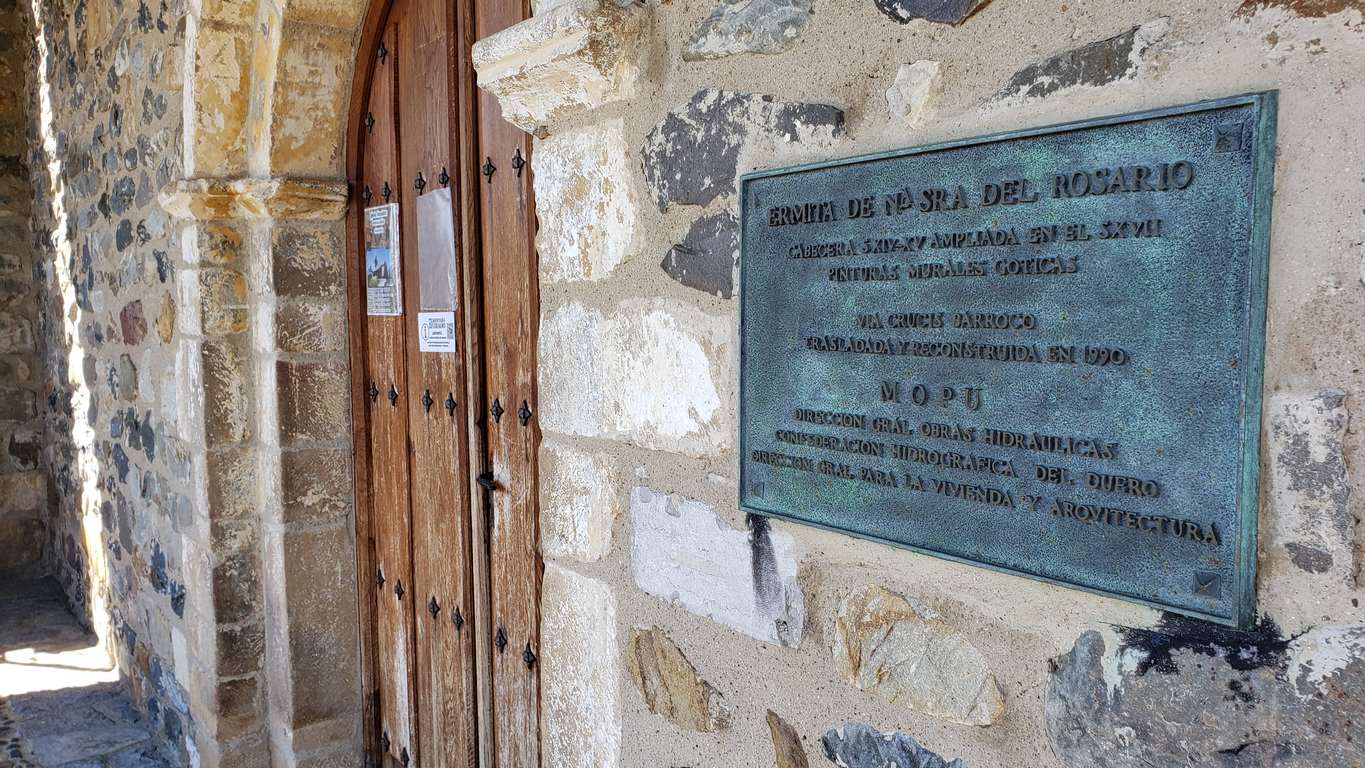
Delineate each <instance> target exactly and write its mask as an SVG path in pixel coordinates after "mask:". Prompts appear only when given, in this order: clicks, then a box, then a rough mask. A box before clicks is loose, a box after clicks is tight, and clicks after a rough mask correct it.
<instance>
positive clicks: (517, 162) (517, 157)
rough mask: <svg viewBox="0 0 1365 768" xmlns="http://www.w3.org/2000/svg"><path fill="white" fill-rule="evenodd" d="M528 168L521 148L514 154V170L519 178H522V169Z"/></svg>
mask: <svg viewBox="0 0 1365 768" xmlns="http://www.w3.org/2000/svg"><path fill="white" fill-rule="evenodd" d="M525 167H526V158H524V157H522V156H521V148H520V147H517V149H516V150H515V151H514V152H513V153H512V170H514V171H516V172H517V178H518V179H520V178H521V169H522V168H525Z"/></svg>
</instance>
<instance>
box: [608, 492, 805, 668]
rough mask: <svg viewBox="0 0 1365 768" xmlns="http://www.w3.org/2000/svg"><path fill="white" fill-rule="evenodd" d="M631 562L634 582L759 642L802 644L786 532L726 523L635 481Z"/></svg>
mask: <svg viewBox="0 0 1365 768" xmlns="http://www.w3.org/2000/svg"><path fill="white" fill-rule="evenodd" d="M630 513H631V520H632V523H633V528H634V539H633V542H632V545H631V566H632V569H633V571H634V574H635V583H636V584H637V585H638V586H639V587H640V589H642V590H644V591H645V592H647V593H649V594H651V595H654V596H655V597H658V598H662V599H664V600H667V601H669V602H672V603H675V604H677V605H681V606H682V607H683V608H686V609H687V610H688V611H691V612H692V613H695V614H698V615H700V616H705V617H707V618H709V619H713V620H715V621H718V622H720V623H721V624H724V625H726V626H728V627H730V628H732V629H734V630H737V631H739V632H743V633H744V634H746V635H749V636H750V637H754V638H757V639H759V640H763V641H764V642H769V643H776V644H778V645H784V646H787V647H789V648H796V647H799V646H800V645H801V633H802V631H803V629H804V626H805V619H806V606H805V598H804V596H803V595H802V593H801V585H800V584H799V583H798V582H797V579H796V574H797V568H798V566H799V562H798V560H797V557H796V554H795V542H794V540H793V539H792V537H791V536H789V535H787V534H784V533H777V532H774V531H771V530H768V529H766V528H764V529H762V530H758V531H752V532H746V531H740V530H736V529H735V528H732V527H731V526H730V525H729V524H728V523H726V522H725V521H724V520H721V519H720V518H719V517H718V516H717V515H716V513H715V511H714V510H713V509H711V507H709V506H707V505H706V504H703V503H701V502H699V501H693V500H691V499H687V498H685V497H683V496H679V495H669V494H665V493H660V492H658V491H654V490H651V489H649V488H645V487H636V488H635V489H634V490H633V491H632V492H631V496H630Z"/></svg>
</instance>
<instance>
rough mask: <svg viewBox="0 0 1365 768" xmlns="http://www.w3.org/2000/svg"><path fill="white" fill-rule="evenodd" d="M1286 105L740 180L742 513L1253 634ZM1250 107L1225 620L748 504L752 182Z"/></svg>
mask: <svg viewBox="0 0 1365 768" xmlns="http://www.w3.org/2000/svg"><path fill="white" fill-rule="evenodd" d="M1278 105H1279V90H1278V89H1273V90H1266V91H1255V92H1250V93H1243V94H1239V95H1236V96H1228V97H1224V98H1218V99H1210V100H1206V101H1198V102H1193V103H1188V104H1179V105H1174V106H1169V107H1161V108H1157V109H1150V110H1141V111H1137V112H1126V113H1121V114H1116V115H1106V116H1102V117H1095V118H1087V119H1082V120H1073V121H1069V122H1065V123H1055V124H1049V125H1043V126H1038V127H1034V128H1024V129H1018V130H1012V131H1002V132H997V133H989V134H984V135H981V136H972V137H968V138H963V139H952V140H948V141H942V142H936V143H933V144H925V145H921V146H915V147H906V148H902V149H893V150H887V151H882V152H872V153H864V154H860V155H853V156H850V157H844V158H837V159H832V160H820V161H815V162H809V163H801V164H797V165H791V166H783V167H778V168H769V169H760V170H754V171H750V172H747V173H744V174H741V175H740V177H739V291H738V293H739V345H738V346H739V355H738V364H739V372H738V377H739V385H738V389H739V391H738V395H739V414H738V415H739V419H738V421H737V423H736V425H735V431H736V432H737V433H738V435H737V439H736V445H738V448H739V455H738V461H739V493H738V496H739V508H740V510H741V511H743V512H745V513H748V514H753V515H758V516H761V517H776V518H778V519H781V520H788V521H791V522H794V523H798V524H800V525H805V526H809V527H812V528H819V529H823V530H827V531H831V532H834V533H839V534H843V535H845V536H852V537H854V538H858V539H863V540H866V541H872V542H876V543H879V544H883V545H887V546H892V547H896V548H898V549H906V550H909V551H912V552H916V553H918V554H922V555H929V556H931V557H936V558H939V559H942V560H949V561H952V562H957V563H962V564H965V565H970V566H974V567H977V568H986V569H988V570H992V571H996V572H998V573H1005V574H1009V575H1011V576H1021V577H1024V578H1027V579H1032V580H1034V581H1041V582H1045V583H1048V584H1053V585H1056V586H1060V587H1064V588H1067V589H1074V590H1079V591H1082V592H1088V593H1090V594H1094V595H1099V596H1101V597H1107V598H1110V599H1117V600H1123V601H1126V602H1131V603H1138V604H1140V605H1146V606H1148V607H1151V608H1155V609H1158V610H1162V611H1171V612H1173V613H1179V614H1182V615H1186V616H1192V617H1194V618H1197V619H1202V620H1205V621H1210V622H1214V623H1216V624H1222V625H1225V626H1232V627H1236V628H1240V629H1249V628H1250V627H1251V626H1252V624H1253V622H1254V621H1255V616H1256V571H1257V538H1258V527H1259V522H1260V495H1261V494H1260V479H1261V469H1260V462H1261V420H1262V407H1263V403H1264V399H1265V326H1266V304H1267V295H1268V290H1269V272H1270V238H1271V213H1272V207H1273V196H1274V187H1275V178H1274V177H1275V154H1276V153H1275V148H1276V138H1277V137H1276V129H1277V117H1278ZM1240 106H1249V107H1251V108H1252V112H1253V116H1252V119H1253V120H1254V121H1255V124H1256V129H1255V145H1254V146H1253V147H1252V148H1251V155H1252V163H1253V172H1254V173H1255V178H1254V181H1253V182H1252V184H1251V188H1250V190H1248V191H1249V193H1250V195H1251V216H1252V222H1251V232H1250V236H1249V237H1248V242H1247V260H1248V265H1247V303H1248V306H1247V324H1246V326H1245V328H1244V329H1243V337H1242V338H1243V341H1244V342H1245V344H1246V350H1247V358H1248V360H1247V363H1248V364H1247V365H1246V366H1244V367H1243V371H1244V372H1245V373H1244V375H1243V378H1242V395H1243V397H1242V450H1241V458H1240V464H1241V466H1240V468H1239V472H1240V490H1239V493H1238V497H1237V505H1238V514H1237V517H1238V531H1237V535H1238V542H1237V545H1236V546H1235V547H1234V549H1233V551H1234V552H1235V554H1236V558H1237V562H1236V564H1235V565H1234V569H1233V576H1234V583H1233V584H1232V589H1234V590H1235V594H1234V595H1233V599H1232V600H1231V601H1229V604H1230V605H1231V607H1232V615H1231V616H1219V615H1216V614H1210V613H1204V612H1201V611H1194V610H1190V609H1187V608H1181V607H1177V606H1174V605H1169V604H1166V603H1162V602H1161V601H1159V600H1157V599H1154V598H1149V597H1143V596H1141V595H1136V594H1128V593H1124V592H1119V591H1117V590H1107V589H1101V588H1098V587H1091V586H1086V585H1083V584H1076V583H1074V582H1069V581H1065V580H1062V579H1057V578H1053V577H1050V576H1043V575H1040V574H1036V573H1029V572H1027V571H1021V570H1015V569H1013V568H1006V567H1003V566H999V565H995V564H992V563H983V562H980V561H977V560H972V559H971V558H966V557H961V556H958V555H953V554H951V553H947V552H940V551H937V550H934V549H930V548H927V547H921V546H915V545H913V544H905V543H903V542H898V541H890V540H888V539H882V538H879V537H876V536H872V535H869V534H866V533H861V532H859V531H853V530H849V529H846V528H839V527H837V526H831V525H825V524H822V523H817V522H812V521H809V520H804V519H802V518H798V517H794V516H791V515H788V514H786V513H783V512H779V511H777V510H773V509H764V508H763V507H761V506H758V505H756V504H754V503H751V500H750V498H749V493H748V491H749V483H748V477H747V473H746V470H745V467H746V466H747V465H748V462H747V461H746V460H745V457H746V456H747V455H748V451H747V450H746V448H745V440H744V425H745V421H744V403H745V398H744V391H745V386H744V384H745V381H744V379H745V376H744V358H745V349H744V345H745V342H746V339H747V335H746V334H745V332H744V329H745V323H746V321H747V313H746V311H745V309H746V308H745V303H744V284H745V283H746V282H747V281H746V279H745V275H746V272H747V270H748V265H749V261H748V259H746V258H745V255H746V250H747V249H746V244H745V229H746V228H745V226H744V214H745V211H747V210H748V202H749V183H750V182H752V181H755V180H758V179H766V178H772V177H776V176H786V175H791V174H797V173H807V172H810V171H819V170H825V169H830V168H841V167H846V166H853V165H859V164H863V163H869V162H876V161H880V160H887V159H893V158H902V157H912V156H915V155H924V154H930V153H934V152H941V151H944V150H949V149H957V148H961V147H966V146H977V145H983V144H996V143H1001V142H1005V141H1013V140H1016V139H1025V138H1034V137H1039V136H1049V135H1053V134H1059V133H1067V132H1070V131H1075V130H1084V129H1090V128H1100V127H1106V126H1111V125H1119V124H1123V123H1135V122H1142V121H1144V120H1152V119H1159V118H1163V117H1174V116H1178V115H1187V114H1193V113H1197V112H1205V111H1209V110H1215V109H1226V108H1228V107H1240Z"/></svg>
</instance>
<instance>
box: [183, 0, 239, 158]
mask: <svg viewBox="0 0 1365 768" xmlns="http://www.w3.org/2000/svg"><path fill="white" fill-rule="evenodd" d="M247 18H250V17H247ZM237 21H238V22H239V23H237V24H233V23H224V22H221V21H213V20H208V19H205V20H203V21H202V22H201V24H200V26H199V29H198V40H196V41H195V43H194V58H195V60H194V63H193V65H192V66H193V67H194V72H193V81H194V82H193V92H194V95H195V99H194V116H193V120H192V121H191V123H190V125H191V128H190V130H191V131H193V133H192V134H191V141H190V142H189V143H190V145H191V147H192V148H193V154H192V157H193V160H194V162H193V164H192V169H187V171H191V172H192V173H194V174H198V175H201V176H219V177H222V176H233V175H236V174H239V173H241V172H243V171H245V170H246V133H247V121H248V119H249V112H250V108H249V94H250V92H251V49H252V40H251V26H250V25H242V24H240V21H242V19H238V20H237Z"/></svg>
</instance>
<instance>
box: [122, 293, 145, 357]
mask: <svg viewBox="0 0 1365 768" xmlns="http://www.w3.org/2000/svg"><path fill="white" fill-rule="evenodd" d="M119 325H120V326H122V330H123V343H124V344H127V345H128V346H130V347H136V346H138V345H140V344H141V343H142V340H143V339H144V338H146V337H147V318H145V317H143V315H142V302H141V301H134V302H130V303H129V304H127V305H125V306H124V307H123V309H122V310H121V311H120V312H119Z"/></svg>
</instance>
